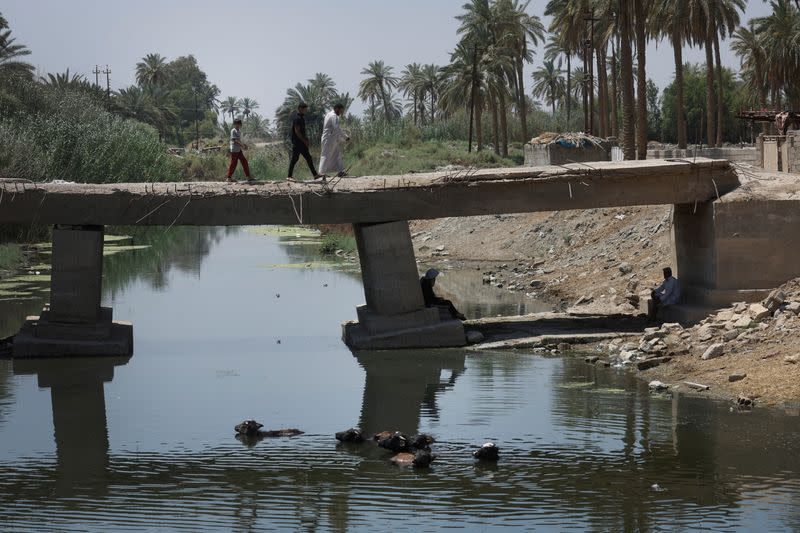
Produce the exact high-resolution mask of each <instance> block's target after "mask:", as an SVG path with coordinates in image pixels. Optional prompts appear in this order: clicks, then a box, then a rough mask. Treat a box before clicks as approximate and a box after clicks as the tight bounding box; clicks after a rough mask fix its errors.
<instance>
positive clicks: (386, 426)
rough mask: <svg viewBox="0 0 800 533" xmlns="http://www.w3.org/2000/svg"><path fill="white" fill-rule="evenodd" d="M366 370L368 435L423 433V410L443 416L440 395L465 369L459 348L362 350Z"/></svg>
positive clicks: (361, 362)
mask: <svg viewBox="0 0 800 533" xmlns="http://www.w3.org/2000/svg"><path fill="white" fill-rule="evenodd" d="M356 359H357V360H358V364H359V365H361V367H362V368H363V369H364V371H365V373H366V376H365V378H364V399H363V403H362V407H361V418H360V421H359V426H360V427H361V429H362V430H363V431H364V432H365V433H368V434H372V433H376V432H378V431H384V430H396V431H402V432H404V433H407V434H409V435H413V434H416V433H418V432H419V426H420V416H421V413H422V412H423V410H424V411H425V413H426V415H428V416H431V417H434V418H436V417H438V416H439V408H438V407H437V405H436V398H437V396H438V395H440V394H441V393H442V392H444V391H446V390H447V389H450V388H452V387H454V386H455V384H456V380H457V379H458V376H460V375H461V374H462V373H463V372H464V369H465V366H464V361H465V359H466V355H465V353H464V352H462V351H459V350H453V351H444V352H440V353H438V354H435V355H432V354H430V353H428V352H424V351H420V350H414V351H379V352H358V353H357V354H356Z"/></svg>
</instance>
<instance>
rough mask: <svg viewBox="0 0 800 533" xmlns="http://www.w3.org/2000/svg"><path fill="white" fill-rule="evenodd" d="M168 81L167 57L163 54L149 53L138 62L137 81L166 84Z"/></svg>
mask: <svg viewBox="0 0 800 533" xmlns="http://www.w3.org/2000/svg"><path fill="white" fill-rule="evenodd" d="M166 81H167V59H166V58H165V57H164V56H162V55H161V54H147V55H146V56H144V57H143V58H142V60H141V61H140V62H138V63H136V83H138V84H139V85H141V86H145V85H164V83H165V82H166Z"/></svg>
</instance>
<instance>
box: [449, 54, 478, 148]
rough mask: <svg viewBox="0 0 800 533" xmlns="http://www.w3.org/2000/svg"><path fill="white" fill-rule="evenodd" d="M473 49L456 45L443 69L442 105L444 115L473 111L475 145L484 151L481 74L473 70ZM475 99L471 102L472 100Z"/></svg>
mask: <svg viewBox="0 0 800 533" xmlns="http://www.w3.org/2000/svg"><path fill="white" fill-rule="evenodd" d="M473 53H474V49H471V48H470V47H469V45H468V44H466V43H465V42H464V41H463V40H462V41H461V42H459V43H458V44H457V45H456V49H455V50H454V51H453V53H452V54H451V55H450V64H449V65H447V66H446V67H444V68H443V69H442V72H443V76H444V82H443V89H442V93H441V105H442V107H443V108H444V109H445V110H446V112H453V111H455V110H457V109H466V110H468V109H469V108H470V106H472V107H473V108H474V110H475V141H476V148H477V150H478V151H481V150H482V149H483V128H482V126H481V117H482V114H483V105H484V102H485V98H484V97H485V93H484V90H483V89H484V86H483V73H482V72H481V70H480V69H476V68H473V61H474V56H473ZM473 97H474V98H473Z"/></svg>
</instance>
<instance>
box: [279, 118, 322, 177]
mask: <svg viewBox="0 0 800 533" xmlns="http://www.w3.org/2000/svg"><path fill="white" fill-rule="evenodd" d="M307 109H308V104H306V103H305V102H300V105H298V106H297V114H296V115H295V117H294V120H293V121H292V157H291V159H290V160H289V176H288V177H287V178H286V179H288V180H293V179H294V177H293V175H294V166H295V165H296V164H297V161H299V160H300V156H301V155H302V156H303V159H305V160H306V163H308V170H310V171H311V175H312V176H314V179H317V178H318V177H319V174H317V170H316V169H315V168H314V161H312V159H311V152H309V151H308V144H309V143H308V136H307V135H306V117H305V115H306V110H307Z"/></svg>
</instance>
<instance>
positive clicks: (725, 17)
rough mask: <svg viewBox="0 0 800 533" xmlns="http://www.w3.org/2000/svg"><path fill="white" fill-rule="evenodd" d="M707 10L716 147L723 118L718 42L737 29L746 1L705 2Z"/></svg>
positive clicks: (717, 0)
mask: <svg viewBox="0 0 800 533" xmlns="http://www.w3.org/2000/svg"><path fill="white" fill-rule="evenodd" d="M707 1H708V4H709V9H711V10H712V12H713V19H714V21H715V25H716V27H715V28H714V36H713V40H714V55H715V59H716V64H717V66H716V75H717V98H716V102H717V136H716V146H722V129H723V128H722V124H723V119H724V117H725V101H724V94H723V82H722V59H721V58H720V50H719V41H720V39H725V37H726V36H728V35H731V34H733V32H734V31H736V28H738V27H739V12H744V9H745V7H746V6H747V1H746V0H707Z"/></svg>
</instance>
